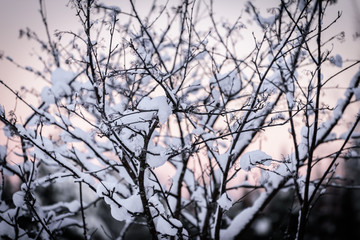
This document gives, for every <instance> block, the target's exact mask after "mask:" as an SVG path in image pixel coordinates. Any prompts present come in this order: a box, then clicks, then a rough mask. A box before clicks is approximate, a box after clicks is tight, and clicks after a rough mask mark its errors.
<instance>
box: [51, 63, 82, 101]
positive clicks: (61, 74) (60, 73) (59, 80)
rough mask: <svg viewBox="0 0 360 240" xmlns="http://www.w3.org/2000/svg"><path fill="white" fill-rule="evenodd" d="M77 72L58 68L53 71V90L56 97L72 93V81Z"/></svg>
mask: <svg viewBox="0 0 360 240" xmlns="http://www.w3.org/2000/svg"><path fill="white" fill-rule="evenodd" d="M75 76H76V75H75V73H73V72H68V71H65V70H64V69H62V68H57V69H55V70H54V71H53V72H52V73H51V82H52V88H51V90H52V92H53V93H54V95H55V96H56V97H60V96H62V95H64V94H67V95H71V88H70V85H69V83H70V81H71V80H73V79H74V78H75Z"/></svg>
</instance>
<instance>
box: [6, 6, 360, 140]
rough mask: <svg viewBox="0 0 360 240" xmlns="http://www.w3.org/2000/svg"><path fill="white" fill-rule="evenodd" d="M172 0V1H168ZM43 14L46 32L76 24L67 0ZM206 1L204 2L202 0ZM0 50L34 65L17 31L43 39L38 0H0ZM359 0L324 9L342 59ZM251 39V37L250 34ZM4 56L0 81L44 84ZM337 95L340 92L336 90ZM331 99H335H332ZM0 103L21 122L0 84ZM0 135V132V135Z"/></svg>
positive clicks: (234, 10) (358, 26) (229, 14)
mask: <svg viewBox="0 0 360 240" xmlns="http://www.w3.org/2000/svg"><path fill="white" fill-rule="evenodd" d="M170 1H174V0H170ZM44 2H45V7H46V15H47V18H48V24H49V26H50V34H53V33H54V31H55V30H57V29H59V30H73V31H76V30H77V29H78V27H79V23H78V20H77V18H76V16H75V14H74V9H71V7H70V6H68V5H69V4H68V3H69V1H68V0H56V1H55V0H47V1H46V0H45V1H44ZM105 2H107V3H108V4H110V5H114V4H117V3H119V2H120V6H121V7H126V6H125V3H126V2H127V1H125V0H121V1H115V0H112V1H111V0H106V1H105ZM146 2H147V3H149V1H144V0H142V1H141V0H137V1H136V3H137V4H138V6H142V8H140V10H139V11H140V13H141V12H142V11H147V10H148V9H146V7H144V6H146V4H144V3H146ZM205 2H208V1H205ZM245 2H246V1H245V0H240V1H236V0H221V1H220V0H215V1H214V9H216V14H217V16H216V17H218V19H222V18H228V19H229V20H230V21H231V20H235V19H236V18H237V16H238V15H239V13H241V11H242V10H243V6H244V3H245ZM278 2H279V1H276V0H270V1H265V0H257V1H253V3H254V5H256V6H262V7H263V9H262V11H264V12H266V8H267V7H268V6H271V5H272V4H274V3H278ZM0 4H1V7H0V30H1V33H2V34H1V37H0V53H1V54H3V56H4V57H5V56H10V57H11V58H13V59H14V60H15V61H16V62H18V63H19V64H21V65H23V66H30V67H36V66H39V65H38V60H37V59H36V54H38V53H40V54H41V50H39V48H38V47H37V44H36V43H35V42H33V41H28V40H27V39H26V38H19V30H20V29H24V28H26V27H30V28H31V29H32V30H34V31H35V32H37V33H38V35H39V37H40V38H44V37H45V36H46V35H45V30H44V27H43V24H42V21H41V17H40V14H39V9H40V8H39V1H38V0H0ZM359 7H360V0H338V3H337V4H336V5H334V6H332V7H331V8H330V9H329V11H328V13H327V14H328V15H327V16H328V17H329V18H334V17H336V16H337V14H338V13H337V12H338V11H340V12H342V17H341V19H340V20H339V21H338V22H337V23H336V24H335V25H334V26H333V27H332V29H333V30H332V31H331V32H330V34H335V33H338V32H341V31H345V40H344V42H342V43H341V44H340V43H338V44H337V45H334V52H336V53H340V54H341V55H342V57H343V59H344V60H346V59H350V60H351V59H360V44H359V43H360V37H359V38H358V39H357V41H355V40H354V35H355V33H356V32H358V33H359V34H360V10H359ZM251 39H252V36H251ZM4 57H3V58H2V60H0V80H2V81H4V82H5V83H6V84H8V85H9V86H10V87H11V88H13V89H14V90H16V91H19V92H20V93H23V90H21V87H22V86H28V87H29V88H30V90H31V89H32V88H33V89H36V90H37V91H41V89H42V87H43V86H45V85H46V82H44V81H43V80H41V79H40V78H36V77H34V75H33V74H29V73H28V72H26V71H25V70H22V69H19V68H18V67H16V66H14V64H11V63H10V62H9V61H7V60H5V59H4ZM357 69H358V67H355V68H354V69H352V70H350V71H348V72H346V73H345V74H343V75H341V78H339V79H338V80H337V81H339V82H341V81H343V79H346V81H348V80H349V79H350V78H351V77H352V75H353V73H354V72H355V71H356V70H357ZM338 94H339V95H341V92H340V91H339V93H338ZM25 96H26V98H27V99H28V100H29V101H30V103H31V104H34V105H35V106H37V105H38V104H39V102H38V100H37V99H33V98H31V97H30V96H31V95H30V94H26V95H25ZM334 99H335V98H334ZM0 104H1V105H2V106H4V107H5V110H6V112H9V111H10V110H15V112H16V114H17V117H18V121H20V122H25V116H26V115H27V113H30V109H29V108H28V107H27V106H25V105H24V104H21V103H20V102H19V101H16V98H15V97H14V95H13V94H12V93H11V92H10V91H9V90H7V89H5V88H4V87H3V86H0ZM0 138H1V134H0Z"/></svg>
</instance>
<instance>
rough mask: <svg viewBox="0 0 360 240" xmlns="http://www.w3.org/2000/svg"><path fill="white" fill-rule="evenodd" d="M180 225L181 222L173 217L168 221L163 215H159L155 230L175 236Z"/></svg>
mask: <svg viewBox="0 0 360 240" xmlns="http://www.w3.org/2000/svg"><path fill="white" fill-rule="evenodd" d="M170 222H171V224H170ZM173 225H174V226H173ZM180 227H182V224H181V222H180V221H179V220H177V219H175V218H169V219H168V221H166V220H165V219H164V217H163V216H159V217H158V220H157V223H156V230H157V231H158V232H160V233H162V234H166V235H169V236H175V235H176V234H177V232H178V228H180Z"/></svg>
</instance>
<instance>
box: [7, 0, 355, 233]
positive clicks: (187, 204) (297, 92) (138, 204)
mask: <svg viewBox="0 0 360 240" xmlns="http://www.w3.org/2000/svg"><path fill="white" fill-rule="evenodd" d="M65 2H67V1H65ZM41 3H42V1H40V7H41V11H40V14H41V16H42V17H43V21H44V23H45V24H44V26H45V27H46V28H48V25H47V24H46V23H47V22H46V18H45V14H44V11H45V9H44V5H43V4H41ZM141 4H142V3H140V1H139V2H138V3H137V4H135V2H134V1H132V0H130V2H129V3H127V4H124V6H121V5H120V6H119V7H117V6H116V7H114V6H109V5H107V4H105V3H102V1H91V0H88V1H84V0H82V1H80V0H72V1H70V2H69V7H70V8H71V9H72V11H73V12H74V14H76V15H77V16H78V19H79V28H80V29H81V31H79V32H72V31H67V30H63V31H62V30H58V31H56V32H55V34H50V35H49V36H48V38H47V39H46V40H40V39H38V38H36V37H34V36H36V35H34V33H33V32H32V31H31V30H30V29H27V30H26V31H27V35H28V37H29V38H30V39H32V40H34V41H36V42H38V43H40V44H42V46H43V48H44V56H43V59H46V61H43V64H44V69H40V70H34V69H29V68H26V67H24V70H27V71H31V72H33V73H34V75H36V76H37V77H38V79H39V78H43V79H46V80H47V82H48V85H47V86H45V87H43V88H42V89H41V90H39V91H38V92H37V93H35V95H36V97H37V99H38V100H39V102H40V104H39V105H38V106H34V105H32V104H29V103H28V101H27V100H26V98H25V97H23V96H22V95H21V94H19V93H18V92H17V91H15V90H14V89H11V88H10V87H9V86H8V84H7V82H6V79H5V81H2V82H1V86H2V87H3V88H8V90H9V91H12V92H13V94H15V95H16V96H17V98H18V101H21V102H23V103H25V104H26V105H27V106H28V107H29V108H30V109H31V111H32V113H31V115H30V116H28V117H27V118H26V119H25V120H24V121H23V122H22V121H20V120H17V118H16V117H14V116H13V115H12V114H10V112H9V111H8V109H4V107H1V108H0V120H1V122H2V123H3V125H2V127H3V131H4V134H5V136H6V137H7V139H11V140H12V141H15V142H16V144H17V148H16V149H15V151H16V156H17V157H16V158H10V155H9V152H10V150H11V149H12V148H11V147H10V145H9V141H6V142H5V143H4V144H3V145H2V146H0V157H1V176H2V190H1V191H2V196H1V197H2V201H1V206H0V213H1V218H0V234H1V236H2V237H4V238H7V239H66V238H72V239H74V238H83V239H92V238H94V239H107V238H110V239H130V237H129V236H130V235H131V234H134V229H133V228H134V227H136V228H137V229H143V233H142V234H143V235H142V236H143V237H144V236H145V237H152V238H153V239H235V238H237V237H239V236H241V235H242V234H243V233H244V232H246V231H247V230H248V229H250V227H251V225H252V223H256V224H257V225H256V229H261V230H259V231H260V232H269V229H270V228H271V226H270V223H269V220H268V219H266V218H264V217H263V215H261V212H262V211H263V210H264V209H265V207H266V206H268V205H269V203H270V202H271V200H272V199H273V198H274V197H275V196H277V195H278V194H281V193H290V195H291V197H292V199H293V205H292V206H287V208H292V211H294V212H297V214H298V222H297V230H296V232H295V233H293V237H297V238H298V239H303V238H304V235H305V233H306V231H305V226H306V223H307V222H308V219H309V216H311V215H310V213H311V208H312V206H313V204H314V203H315V202H316V201H317V199H318V198H319V197H320V196H322V195H324V194H325V193H326V189H327V188H328V187H329V186H331V185H332V184H338V182H336V183H335V182H334V181H333V178H335V177H337V172H336V167H337V166H338V163H339V161H340V160H341V159H342V158H343V157H344V155H345V154H347V153H348V151H349V150H352V146H353V145H351V144H350V143H351V140H352V138H355V137H356V136H358V134H356V132H355V127H356V126H357V124H358V122H359V120H360V115H359V113H356V112H351V111H349V110H348V109H350V108H351V107H352V106H359V105H356V104H358V102H357V101H358V100H359V98H358V97H355V94H357V92H358V91H357V90H358V89H359V81H360V71H358V72H357V73H356V74H355V76H354V77H353V78H352V79H351V80H349V81H345V82H343V83H342V86H344V84H347V86H346V90H345V92H344V95H343V96H342V97H341V98H340V99H339V100H338V101H337V103H336V104H335V105H329V104H326V101H327V100H326V99H327V97H329V93H327V92H328V89H331V88H330V87H331V86H333V85H332V84H333V81H335V80H336V78H335V76H337V75H338V74H342V73H343V72H344V71H345V70H347V69H348V68H350V67H354V68H356V67H358V66H357V65H358V63H359V61H357V62H355V61H346V60H345V59H342V57H341V56H340V55H339V54H337V53H332V52H331V49H332V48H331V41H328V39H323V34H325V33H327V31H328V30H329V29H331V27H332V24H333V23H334V22H335V21H336V20H337V19H338V18H339V17H340V15H339V16H337V17H336V18H335V19H332V20H331V22H326V21H324V20H323V18H324V13H325V12H326V11H327V9H328V7H329V1H321V0H317V1H315V0H314V1H311V0H310V1H304V0H299V1H282V2H280V1H279V5H278V6H276V7H275V8H273V9H271V14H270V16H269V14H266V13H263V12H261V11H259V9H257V8H256V7H255V6H254V5H253V4H252V3H250V2H249V3H247V4H246V5H245V6H244V7H245V8H244V10H242V11H241V13H240V12H239V18H238V19H237V20H236V21H235V22H228V21H225V20H223V19H219V18H217V15H216V9H213V2H212V1H176V2H174V1H168V2H161V4H158V3H157V1H154V3H153V5H152V7H151V8H150V9H147V15H146V17H145V16H144V15H145V14H143V12H142V11H141V10H140V9H141ZM126 7H128V9H127V8H126ZM239 11H240V10H239ZM48 17H49V18H50V19H51V16H48ZM249 22H251V23H249ZM332 41H336V38H332ZM249 46H251V47H249ZM332 56H335V57H332ZM3 61H10V62H13V63H14V64H16V63H15V60H13V59H12V58H11V57H6V58H4V59H3ZM325 67H329V68H332V69H333V68H335V70H336V71H335V72H334V73H331V74H328V73H326V72H325V71H324V68H325ZM328 86H329V87H328ZM25 87H26V86H25ZM357 95H358V94H357ZM338 127H339V128H338ZM280 128H286V129H288V135H284V136H282V135H279V136H278V137H279V138H288V140H289V141H288V145H287V146H286V148H287V149H288V151H287V153H286V154H284V155H283V157H282V158H280V159H279V158H278V157H274V156H272V154H273V153H271V152H266V151H265V150H264V149H261V147H259V146H260V145H261V144H259V142H260V141H261V139H262V138H264V134H265V133H266V132H267V131H268V130H269V129H280ZM339 129H340V130H339ZM339 131H342V132H341V133H343V132H345V133H344V134H341V133H340V132H339ZM334 142H335V143H337V144H335V145H331V144H332V143H334ZM267 144H271V145H272V148H273V149H280V148H281V147H283V146H279V145H278V142H277V141H276V140H275V141H271V142H270V143H269V142H268V143H267ZM322 146H331V147H327V150H326V151H324V150H321V151H320V150H319V149H321V148H322ZM352 153H354V151H352ZM320 164H321V166H322V167H321V168H317V166H318V165H320ZM315 169H316V174H315V173H314V172H315ZM319 169H320V170H319ZM319 171H320V172H321V174H319V173H318V172H319ZM11 176H16V177H17V179H19V181H20V187H19V188H18V189H17V190H16V192H13V193H12V197H6V190H5V188H6V185H8V184H11V182H10V183H9V180H7V181H5V179H10V178H9V177H11ZM12 179H14V177H13V178H12ZM248 195H249V196H248ZM250 196H251V197H250ZM245 200H246V202H247V204H245ZM260 215H261V218H258V217H259V216H260ZM261 224H262V225H261ZM264 224H265V225H264ZM139 231H140V230H139ZM139 231H138V234H140V233H139ZM135 232H136V230H135Z"/></svg>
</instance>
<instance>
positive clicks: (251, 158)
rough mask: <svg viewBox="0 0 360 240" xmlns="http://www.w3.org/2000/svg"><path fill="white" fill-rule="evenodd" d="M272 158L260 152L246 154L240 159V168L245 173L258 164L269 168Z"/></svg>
mask: <svg viewBox="0 0 360 240" xmlns="http://www.w3.org/2000/svg"><path fill="white" fill-rule="evenodd" d="M271 160H272V157H271V156H269V155H267V154H266V153H264V152H263V151H260V150H255V151H252V152H247V153H245V154H244V155H243V156H242V157H241V159H240V167H241V169H243V170H244V171H250V169H251V168H253V167H255V165H256V164H264V165H266V166H269V165H270V164H271Z"/></svg>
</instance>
